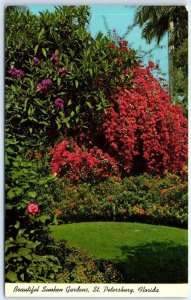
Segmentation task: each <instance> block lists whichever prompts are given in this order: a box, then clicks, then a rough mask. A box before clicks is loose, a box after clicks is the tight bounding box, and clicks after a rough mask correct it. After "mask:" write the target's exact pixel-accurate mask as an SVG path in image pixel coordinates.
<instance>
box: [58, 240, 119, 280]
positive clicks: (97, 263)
mask: <svg viewBox="0 0 191 300" xmlns="http://www.w3.org/2000/svg"><path fill="white" fill-rule="evenodd" d="M59 249H60V250H59V253H60V254H59V255H60V260H63V262H62V263H63V265H62V268H63V270H62V272H61V273H59V274H58V276H57V282H58V283H114V282H115V283H117V282H122V275H121V274H120V272H119V271H118V270H117V269H116V268H115V267H114V266H113V264H112V263H111V262H107V261H106V262H105V261H101V260H95V259H93V258H91V257H89V256H88V255H87V254H86V253H85V252H84V251H81V250H79V249H78V248H74V247H71V246H69V245H68V244H64V243H62V244H61V245H59Z"/></svg>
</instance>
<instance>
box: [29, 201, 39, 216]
mask: <svg viewBox="0 0 191 300" xmlns="http://www.w3.org/2000/svg"><path fill="white" fill-rule="evenodd" d="M27 211H28V213H29V214H31V215H36V214H37V213H38V212H39V211H40V209H39V207H38V205H37V204H34V203H31V204H29V205H28V207H27Z"/></svg>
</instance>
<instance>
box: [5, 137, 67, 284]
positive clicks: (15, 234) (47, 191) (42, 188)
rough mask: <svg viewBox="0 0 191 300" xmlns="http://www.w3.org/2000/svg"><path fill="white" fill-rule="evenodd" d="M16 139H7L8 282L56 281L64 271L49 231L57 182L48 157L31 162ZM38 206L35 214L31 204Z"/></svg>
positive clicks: (6, 251) (6, 230) (6, 257)
mask: <svg viewBox="0 0 191 300" xmlns="http://www.w3.org/2000/svg"><path fill="white" fill-rule="evenodd" d="M22 151H23V148H22V147H21V146H20V145H19V144H18V142H17V141H15V140H13V139H12V140H9V139H7V140H6V158H5V162H6V166H5V171H6V182H5V196H6V201H5V208H6V215H5V239H6V241H5V270H6V275H5V278H6V281H8V282H54V279H55V278H56V273H57V272H58V271H59V270H60V269H61V266H60V263H59V261H58V259H57V257H54V256H52V255H49V254H48V252H47V247H52V245H51V243H52V242H51V239H50V235H49V230H48V228H47V225H48V224H50V222H51V220H52V216H53V212H52V211H51V209H52V203H54V202H55V200H56V196H58V195H57V194H56V191H57V190H56V188H55V187H56V186H57V185H58V183H57V182H56V179H55V178H54V177H53V176H52V175H49V170H47V163H46V158H44V159H43V160H39V159H36V161H29V160H28V159H26V158H25V157H24V156H23V153H22ZM31 203H35V204H36V205H37V207H39V211H37V213H36V215H35V214H31V213H30V211H29V209H28V205H29V204H31Z"/></svg>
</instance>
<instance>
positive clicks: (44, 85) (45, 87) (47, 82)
mask: <svg viewBox="0 0 191 300" xmlns="http://www.w3.org/2000/svg"><path fill="white" fill-rule="evenodd" d="M51 85H52V80H51V79H43V80H42V81H41V82H40V83H38V84H37V90H39V91H40V92H44V93H46V94H47V93H48V91H49V89H50V87H51Z"/></svg>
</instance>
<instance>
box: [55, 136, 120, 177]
mask: <svg viewBox="0 0 191 300" xmlns="http://www.w3.org/2000/svg"><path fill="white" fill-rule="evenodd" d="M51 154H52V161H51V164H50V167H51V172H52V173H56V174H57V175H58V176H64V175H65V176H66V178H68V180H70V181H71V182H85V181H97V180H101V179H103V178H107V177H108V176H111V175H117V174H118V167H117V164H116V163H115V160H114V159H113V158H111V157H110V156H109V155H108V154H107V153H104V152H103V151H102V150H101V149H99V148H97V147H93V148H92V149H90V150H89V151H88V152H87V151H85V150H84V149H83V148H81V147H79V146H78V145H77V143H76V142H74V141H70V142H69V141H62V142H61V143H59V144H58V145H56V146H55V147H54V149H53V150H51Z"/></svg>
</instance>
